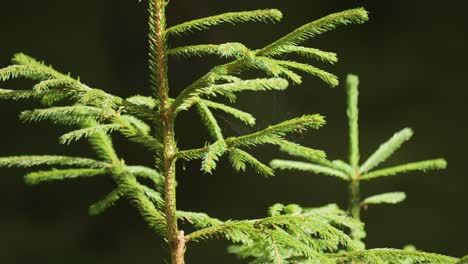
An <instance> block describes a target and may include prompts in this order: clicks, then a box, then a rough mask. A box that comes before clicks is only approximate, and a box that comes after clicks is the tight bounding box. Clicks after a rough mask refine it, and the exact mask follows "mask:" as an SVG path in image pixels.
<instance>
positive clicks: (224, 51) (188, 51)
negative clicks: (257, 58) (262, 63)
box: [167, 42, 253, 60]
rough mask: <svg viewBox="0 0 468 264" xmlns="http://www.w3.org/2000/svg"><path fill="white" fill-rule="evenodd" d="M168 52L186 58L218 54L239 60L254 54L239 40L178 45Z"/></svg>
mask: <svg viewBox="0 0 468 264" xmlns="http://www.w3.org/2000/svg"><path fill="white" fill-rule="evenodd" d="M167 54H168V55H173V56H180V57H185V58H188V57H203V56H206V55H217V56H219V57H221V58H226V59H228V58H233V59H239V60H242V59H244V58H246V57H252V56H253V53H252V52H251V51H250V50H249V49H248V48H247V47H246V46H244V44H242V43H238V42H233V43H229V42H228V43H225V44H220V45H214V44H204V45H192V46H184V47H178V48H173V49H169V50H168V51H167Z"/></svg>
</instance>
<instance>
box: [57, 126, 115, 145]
mask: <svg viewBox="0 0 468 264" xmlns="http://www.w3.org/2000/svg"><path fill="white" fill-rule="evenodd" d="M119 127H120V126H119V125H118V124H106V125H97V126H92V127H87V128H82V129H78V130H74V131H71V132H69V133H66V134H64V135H62V136H61V137H60V138H59V140H60V143H61V144H66V145H69V144H70V143H71V142H73V141H78V140H80V138H82V137H84V138H88V137H89V136H90V135H92V134H94V133H97V132H102V133H105V134H108V133H111V132H112V131H114V130H117V129H119Z"/></svg>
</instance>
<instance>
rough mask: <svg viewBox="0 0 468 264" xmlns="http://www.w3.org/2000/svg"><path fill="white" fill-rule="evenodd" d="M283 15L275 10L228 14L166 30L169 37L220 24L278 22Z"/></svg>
mask: <svg viewBox="0 0 468 264" xmlns="http://www.w3.org/2000/svg"><path fill="white" fill-rule="evenodd" d="M282 17H283V15H282V14H281V12H280V11H279V10H276V9H265V10H253V11H243V12H229V13H224V14H220V15H216V16H210V17H205V18H201V19H196V20H192V21H188V22H185V23H182V24H179V25H176V26H173V27H170V28H168V29H167V30H166V33H167V34H169V35H182V34H187V33H192V32H194V31H201V30H205V29H209V28H210V27H213V26H217V25H220V24H240V23H245V22H278V21H280V20H281V18H282Z"/></svg>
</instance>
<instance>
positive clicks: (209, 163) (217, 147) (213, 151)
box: [202, 140, 227, 174]
mask: <svg viewBox="0 0 468 264" xmlns="http://www.w3.org/2000/svg"><path fill="white" fill-rule="evenodd" d="M226 151H227V145H226V142H225V141H224V140H218V141H216V142H215V143H213V145H211V146H210V147H209V148H208V151H207V152H206V154H205V155H204V157H203V161H202V170H203V171H204V172H206V173H209V174H211V173H212V171H213V170H214V169H215V168H216V162H217V161H218V160H219V157H220V156H222V155H223V154H224V153H225V152H226Z"/></svg>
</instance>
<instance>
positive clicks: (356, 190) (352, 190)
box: [348, 171, 366, 241]
mask: <svg viewBox="0 0 468 264" xmlns="http://www.w3.org/2000/svg"><path fill="white" fill-rule="evenodd" d="M360 181H361V175H360V174H359V171H356V173H355V175H353V177H352V178H351V181H350V182H349V187H348V188H349V208H348V213H349V215H350V216H351V217H352V218H354V219H356V220H361V190H360ZM365 237H366V234H365V232H360V231H353V232H351V238H352V239H354V240H356V241H361V240H362V239H363V238H365Z"/></svg>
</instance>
